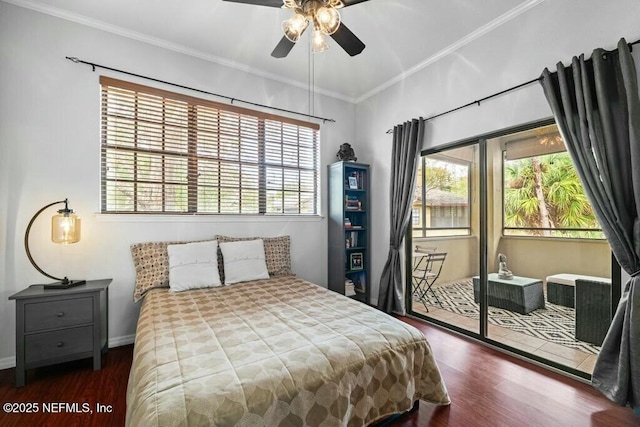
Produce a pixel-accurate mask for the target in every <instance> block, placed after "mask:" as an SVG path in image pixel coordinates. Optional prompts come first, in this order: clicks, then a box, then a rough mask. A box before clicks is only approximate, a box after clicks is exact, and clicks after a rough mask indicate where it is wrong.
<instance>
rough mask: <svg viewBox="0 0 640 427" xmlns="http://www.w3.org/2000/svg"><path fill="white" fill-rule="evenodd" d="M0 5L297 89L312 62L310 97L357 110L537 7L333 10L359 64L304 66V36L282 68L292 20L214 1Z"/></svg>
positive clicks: (426, 5)
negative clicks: (280, 49) (354, 39)
mask: <svg viewBox="0 0 640 427" xmlns="http://www.w3.org/2000/svg"><path fill="white" fill-rule="evenodd" d="M5 1H7V2H9V3H13V4H17V5H20V6H25V7H28V8H31V9H35V10H39V11H42V12H45V13H49V14H52V15H55V16H60V17H63V18H66V19H70V20H73V21H77V22H81V23H84V24H89V25H92V26H95V27H98V28H101V29H106V30H109V31H113V32H116V33H118V34H124V35H127V36H129V37H132V38H135V39H138V40H144V41H147V42H150V43H153V44H156V45H160V46H164V47H168V48H170V49H173V50H176V51H180V52H185V53H188V54H191V55H194V56H198V57H200V58H205V59H207V60H210V61H213V62H218V63H222V64H225V65H229V66H232V67H237V68H240V69H243V70H249V71H251V72H254V73H257V74H260V75H263V76H267V77H270V78H276V79H278V80H283V81H287V82H290V83H292V82H293V84H295V85H298V86H301V87H304V88H308V87H309V74H310V73H309V67H310V65H309V64H310V60H311V59H312V60H313V62H314V70H315V71H314V76H315V79H314V80H315V81H314V89H315V90H316V91H317V92H320V93H325V94H328V95H332V96H335V97H338V98H341V99H345V100H349V101H351V102H358V101H360V100H362V99H364V98H366V97H367V96H370V95H371V94H373V93H375V92H377V91H379V90H381V89H383V88H384V87H386V86H388V85H390V84H392V83H394V82H396V81H398V80H400V79H402V78H403V77H404V76H406V75H408V74H410V73H412V72H415V71H416V70H418V69H420V68H422V67H424V66H427V65H429V64H430V63H432V62H433V61H435V60H437V59H439V58H441V57H443V56H444V55H447V54H449V53H451V52H453V51H454V50H455V49H457V48H459V47H461V46H463V45H464V44H466V43H468V42H470V41H472V40H474V39H475V38H477V37H480V36H482V35H483V34H485V33H486V32H488V31H491V30H492V29H493V28H495V27H496V26H499V25H501V24H503V23H504V22H507V21H508V20H510V19H512V18H514V17H515V16H517V15H519V14H520V13H523V12H526V11H527V10H528V9H530V8H531V7H534V6H535V5H537V4H539V3H541V2H542V1H544V0H369V1H367V2H364V3H360V4H356V5H354V6H350V7H348V8H345V9H342V10H341V15H342V22H343V23H344V24H345V25H347V26H348V27H349V29H350V30H351V31H353V32H354V33H355V34H356V35H357V36H358V37H359V38H360V39H361V40H362V41H363V42H364V43H365V44H366V46H367V47H366V48H365V50H364V51H363V52H362V53H361V54H360V55H358V56H355V57H350V56H349V55H347V53H346V52H344V51H343V50H342V49H341V48H340V46H338V45H337V44H336V43H335V42H334V41H333V40H332V39H330V38H327V40H328V43H329V46H330V48H329V50H327V51H326V52H323V53H319V54H314V55H313V58H311V54H310V53H309V50H310V49H309V40H308V39H309V37H308V34H306V33H310V31H307V32H306V33H305V35H304V36H303V37H302V38H301V40H300V41H299V42H298V45H296V46H294V48H293V50H292V51H291V53H290V54H289V56H287V57H286V58H282V59H276V58H272V57H271V56H270V53H271V51H272V50H273V48H274V47H275V45H276V44H277V43H278V41H279V40H280V39H281V37H282V32H281V29H280V23H281V22H282V21H283V20H284V19H287V18H288V17H289V16H290V15H291V12H289V11H287V10H283V9H278V8H272V7H264V6H254V5H248V4H241V3H231V2H225V1H222V0H179V1H175V0H174V1H169V0H135V1H132V0H108V1H105V0H5ZM96 62H99V61H97V60H96ZM105 65H108V64H105Z"/></svg>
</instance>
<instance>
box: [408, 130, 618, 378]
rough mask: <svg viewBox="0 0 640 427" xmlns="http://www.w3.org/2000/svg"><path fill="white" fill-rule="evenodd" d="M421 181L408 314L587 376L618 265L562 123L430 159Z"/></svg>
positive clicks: (425, 159)
mask: <svg viewBox="0 0 640 427" xmlns="http://www.w3.org/2000/svg"><path fill="white" fill-rule="evenodd" d="M417 180H418V181H417V182H418V185H417V186H416V193H415V194H414V210H413V223H412V224H413V227H412V231H411V234H410V235H409V236H407V242H408V244H407V253H408V254H409V253H410V254H411V257H408V258H410V261H409V262H408V264H407V271H410V274H408V275H407V282H408V292H410V295H411V297H410V298H408V303H409V304H408V305H409V312H410V313H411V314H414V315H416V316H419V317H424V318H427V319H430V320H431V321H433V322H435V323H438V324H440V325H443V326H446V327H448V328H452V329H455V330H457V331H459V332H463V333H466V334H469V335H472V336H475V337H477V338H479V339H482V340H485V341H487V342H490V343H492V344H494V345H496V346H498V347H503V348H505V349H508V350H510V351H514V352H516V353H519V354H521V355H526V356H527V357H531V358H532V359H535V360H537V361H539V362H543V363H546V364H549V365H551V366H553V367H556V368H560V369H563V370H566V371H569V372H571V373H574V374H576V375H580V376H583V377H588V376H589V375H590V374H591V372H592V370H593V365H594V362H595V357H596V355H597V354H598V351H599V349H600V345H601V343H602V340H603V338H604V334H605V333H606V331H607V329H608V326H609V324H610V322H611V318H612V312H613V311H612V310H613V307H615V304H616V303H617V299H618V298H619V286H620V283H619V277H616V276H617V275H612V274H611V272H612V271H616V269H618V271H619V267H618V266H617V263H615V260H614V265H613V266H612V257H611V251H610V248H609V245H608V244H607V241H606V240H605V239H604V236H603V234H602V232H601V230H600V226H599V224H598V223H597V220H596V219H595V216H594V214H593V210H592V209H591V206H590V204H589V201H588V199H587V197H586V195H585V194H584V191H583V189H582V186H581V184H580V180H579V179H578V176H577V173H576V171H575V169H574V167H573V163H572V161H571V158H570V156H569V155H568V153H567V152H566V150H565V148H564V143H563V141H562V138H561V137H560V135H559V133H558V131H557V128H556V127H555V125H554V124H553V123H552V122H550V121H546V122H542V123H537V124H532V125H527V126H523V127H520V128H517V129H512V130H507V131H502V132H496V133H495V134H492V135H487V136H484V137H482V138H478V139H476V140H472V141H466V142H463V143H462V144H460V145H458V144H456V145H455V146H452V148H448V149H443V150H439V151H437V152H435V151H432V152H429V151H427V152H424V153H423V156H422V158H421V167H420V170H419V172H418V177H417ZM441 259H442V265H439V264H438V262H440V260H441ZM436 261H438V262H436ZM612 276H613V277H612Z"/></svg>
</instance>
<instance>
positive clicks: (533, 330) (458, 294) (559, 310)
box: [414, 279, 600, 354]
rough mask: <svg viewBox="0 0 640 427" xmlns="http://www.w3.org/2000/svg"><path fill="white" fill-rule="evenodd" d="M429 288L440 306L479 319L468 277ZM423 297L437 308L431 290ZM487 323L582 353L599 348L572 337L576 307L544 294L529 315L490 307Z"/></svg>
mask: <svg viewBox="0 0 640 427" xmlns="http://www.w3.org/2000/svg"><path fill="white" fill-rule="evenodd" d="M432 289H433V291H434V292H435V293H436V294H437V296H438V299H439V300H440V302H441V303H442V308H443V309H445V310H448V311H451V312H453V313H457V314H460V315H462V316H465V317H469V318H472V319H479V317H480V308H479V305H478V304H477V303H475V302H474V301H473V282H472V281H471V279H467V280H463V281H460V282H455V283H449V284H442V285H436V286H434V287H433V288H432ZM425 299H426V301H425V302H426V304H427V306H433V307H439V305H438V303H437V301H436V300H435V298H434V297H433V295H431V293H430V292H429V294H428V295H427V297H426V298H425ZM414 301H415V304H420V305H422V304H421V303H420V301H419V300H418V299H417V298H415V297H414ZM489 323H491V324H493V325H496V326H502V327H504V328H508V329H511V330H513V331H516V332H520V333H523V334H526V335H530V336H532V337H536V338H540V339H543V340H546V341H551V342H554V343H556V344H560V345H562V346H565V347H570V348H575V349H577V350H580V351H584V352H585V353H590V354H598V352H599V351H600V347H599V346H596V345H593V344H589V343H586V342H583V341H578V340H576V339H575V333H574V330H575V310H574V309H573V308H569V307H563V306H561V305H557V304H552V303H550V302H548V301H546V295H545V308H539V309H537V310H534V311H532V312H531V313H529V314H520V313H515V312H513V311H509V310H504V309H501V308H495V307H491V306H490V307H489Z"/></svg>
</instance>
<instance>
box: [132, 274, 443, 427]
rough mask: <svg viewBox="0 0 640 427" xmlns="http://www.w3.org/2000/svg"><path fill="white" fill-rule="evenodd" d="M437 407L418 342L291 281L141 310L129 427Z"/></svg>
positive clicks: (277, 421)
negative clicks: (419, 403) (422, 402)
mask: <svg viewBox="0 0 640 427" xmlns="http://www.w3.org/2000/svg"><path fill="white" fill-rule="evenodd" d="M418 399H422V400H425V401H429V402H433V403H436V404H448V403H449V397H448V395H447V390H446V388H445V385H444V382H443V380H442V377H441V375H440V372H439V370H438V367H437V365H436V362H435V360H434V357H433V355H432V352H431V349H430V347H429V344H428V342H427V340H426V338H425V337H424V335H423V334H422V333H421V332H420V331H418V330H417V329H415V328H414V327H412V326H410V325H407V324H405V323H403V322H401V321H399V320H397V319H394V318H392V317H391V316H388V315H386V314H384V313H382V312H380V311H378V310H376V309H374V308H372V307H369V306H366V305H364V304H362V303H359V302H357V301H354V300H352V299H349V298H346V297H344V296H342V295H338V294H336V293H334V292H331V291H328V290H327V289H325V288H322V287H320V286H317V285H314V284H312V283H309V282H306V281H304V280H302V279H300V278H297V277H295V276H286V277H278V278H271V279H268V280H259V281H254V282H246V283H240V284H236V285H231V286H224V287H219V288H210V289H199V290H191V291H186V292H180V293H174V292H169V291H168V289H154V290H152V291H150V292H149V293H148V294H147V295H146V296H145V299H144V302H143V305H142V307H141V312H140V316H139V319H138V326H137V332H136V340H135V347H134V355H133V365H132V367H131V372H130V376H129V384H128V388H127V417H126V421H127V425H129V426H176V425H189V426H201V425H202V426H213V425H217V426H234V425H246V426H279V425H311V426H320V425H322V426H333V425H336V426H338V425H354V426H359V425H367V424H370V423H372V422H374V421H376V420H379V419H381V418H384V417H386V416H388V415H391V414H394V413H399V412H404V411H407V410H409V409H411V407H412V405H413V403H414V401H416V400H418Z"/></svg>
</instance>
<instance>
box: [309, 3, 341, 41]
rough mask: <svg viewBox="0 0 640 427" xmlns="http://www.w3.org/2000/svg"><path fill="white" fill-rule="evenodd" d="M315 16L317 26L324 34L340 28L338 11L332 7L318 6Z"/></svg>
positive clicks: (329, 33)
mask: <svg viewBox="0 0 640 427" xmlns="http://www.w3.org/2000/svg"><path fill="white" fill-rule="evenodd" d="M315 18H316V23H317V24H318V27H320V30H321V31H322V32H323V33H324V34H326V35H331V34H333V33H335V32H336V31H338V28H340V13H339V12H338V11H337V10H336V9H335V8H333V7H324V6H323V7H319V8H318V9H317V10H316V12H315Z"/></svg>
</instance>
